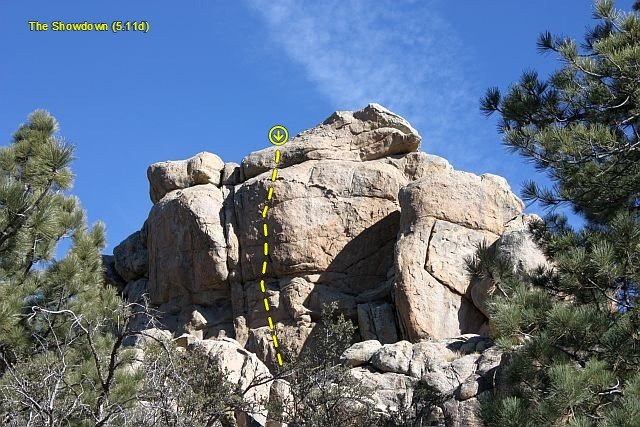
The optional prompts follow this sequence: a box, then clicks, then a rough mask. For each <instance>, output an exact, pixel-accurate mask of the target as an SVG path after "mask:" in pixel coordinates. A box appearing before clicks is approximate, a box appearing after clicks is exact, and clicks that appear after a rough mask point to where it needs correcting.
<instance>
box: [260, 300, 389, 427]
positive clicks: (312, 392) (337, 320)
mask: <svg viewBox="0 0 640 427" xmlns="http://www.w3.org/2000/svg"><path fill="white" fill-rule="evenodd" d="M336 312H337V304H336V303H335V302H334V303H332V304H331V305H328V306H326V307H325V308H324V309H323V312H322V319H321V321H320V322H319V323H318V325H317V326H316V328H315V330H314V334H313V335H312V336H311V338H310V341H307V348H306V349H305V350H303V351H302V353H301V354H300V356H299V357H298V358H292V357H288V359H290V360H288V361H287V363H285V365H284V369H282V370H281V371H280V372H278V373H277V376H278V377H280V378H283V379H285V380H287V381H288V382H289V384H290V390H291V396H292V397H291V399H292V401H290V402H282V403H280V404H276V405H275V406H272V407H270V416H271V417H273V418H274V419H276V420H281V421H284V422H287V423H288V424H289V425H290V426H336V427H337V426H361V425H376V424H377V422H378V421H379V420H380V417H379V416H378V414H376V412H375V408H374V405H373V402H372V401H371V399H370V396H371V393H372V390H370V389H369V388H367V387H365V386H363V385H362V384H361V383H360V381H359V380H358V379H356V378H354V377H353V375H352V374H351V372H350V369H349V368H348V367H346V366H343V365H341V364H340V363H339V362H338V359H339V357H340V355H341V354H342V353H343V352H344V350H346V349H347V348H348V347H349V345H350V344H351V343H352V341H353V336H354V332H355V327H354V326H353V324H352V323H351V321H349V320H348V319H346V318H345V317H344V315H342V314H340V315H336ZM309 343H311V344H310V345H309ZM291 359H293V360H291Z"/></svg>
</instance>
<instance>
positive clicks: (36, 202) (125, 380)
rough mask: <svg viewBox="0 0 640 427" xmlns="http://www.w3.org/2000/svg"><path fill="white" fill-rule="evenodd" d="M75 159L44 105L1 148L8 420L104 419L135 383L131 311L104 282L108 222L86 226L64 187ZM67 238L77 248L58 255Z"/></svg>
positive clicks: (1, 410) (3, 381) (0, 340)
mask: <svg viewBox="0 0 640 427" xmlns="http://www.w3.org/2000/svg"><path fill="white" fill-rule="evenodd" d="M72 160H73V146H71V145H69V144H67V143H66V142H65V141H64V139H63V138H62V137H61V136H60V135H59V133H58V124H57V122H56V120H55V119H54V118H53V117H52V116H51V115H50V114H49V113H47V112H46V111H42V110H39V111H35V112H34V113H32V114H31V115H30V116H29V119H28V121H27V122H26V123H25V124H23V125H21V126H20V127H19V129H18V130H17V131H16V132H15V134H14V136H13V141H12V142H11V144H10V145H9V146H6V147H3V148H0V416H1V417H2V418H0V423H2V424H3V425H26V424H27V421H29V423H30V424H36V425H59V424H67V423H71V424H79V423H85V422H89V423H90V424H91V425H103V424H105V423H106V422H107V421H108V420H109V419H111V418H113V417H115V416H116V415H117V411H118V410H119V409H121V408H124V407H126V406H127V404H128V403H127V402H128V399H129V398H130V397H131V395H132V392H133V391H134V387H135V383H136V381H135V375H126V374H125V373H124V371H123V370H122V369H120V368H121V367H123V366H124V365H125V363H126V361H127V355H126V352H123V351H121V344H122V339H123V336H124V335H123V332H122V331H123V319H125V318H126V313H125V312H124V311H123V309H122V304H121V301H120V299H119V297H118V296H117V294H116V293H115V291H114V290H113V289H110V288H108V287H105V286H104V280H103V266H102V259H101V254H100V251H101V249H102V248H103V247H104V245H105V243H104V227H103V226H102V224H100V223H98V224H96V225H94V226H93V227H92V228H88V227H87V225H86V219H85V214H84V211H83V210H82V208H81V207H80V204H79V202H78V200H77V199H76V198H75V197H73V196H70V195H68V194H66V191H67V190H69V189H70V188H71V185H72V181H73V179H72V178H73V175H72V172H71V169H70V164H71V162H72ZM65 239H67V240H70V241H71V247H70V249H69V250H68V251H67V253H66V255H65V256H64V257H63V258H61V259H57V258H56V249H57V248H58V244H59V243H60V242H61V241H63V240H65ZM119 316H120V317H119ZM88 420H91V421H88Z"/></svg>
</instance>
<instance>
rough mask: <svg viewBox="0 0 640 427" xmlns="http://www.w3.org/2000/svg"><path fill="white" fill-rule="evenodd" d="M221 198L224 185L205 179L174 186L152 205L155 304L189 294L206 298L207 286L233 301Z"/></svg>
mask: <svg viewBox="0 0 640 427" xmlns="http://www.w3.org/2000/svg"><path fill="white" fill-rule="evenodd" d="M222 202H223V198H222V191H221V190H220V189H219V188H217V187H215V186H213V185H211V184H207V185H198V186H195V187H190V188H185V189H183V190H179V191H174V192H171V193H169V194H167V195H166V196H165V197H164V198H162V200H160V201H159V202H158V203H156V204H155V205H154V206H153V208H152V209H151V212H150V214H149V219H148V227H149V231H148V238H147V248H148V252H149V293H150V297H151V302H152V303H153V304H162V303H166V302H168V301H169V300H170V299H172V298H175V297H180V296H182V295H185V294H187V295H190V296H191V297H192V298H191V300H192V302H193V303H200V302H202V303H204V304H207V303H210V301H208V299H209V298H210V297H211V296H210V292H209V291H217V292H215V293H217V294H218V295H222V296H226V298H227V303H229V299H228V298H229V284H228V281H227V276H228V269H227V244H226V240H225V236H224V231H223V226H222V223H223V221H224V219H223V218H222V215H221V211H222Z"/></svg>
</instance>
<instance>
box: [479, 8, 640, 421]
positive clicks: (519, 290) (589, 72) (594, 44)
mask: <svg viewBox="0 0 640 427" xmlns="http://www.w3.org/2000/svg"><path fill="white" fill-rule="evenodd" d="M634 10H635V11H632V12H628V13H625V12H622V11H620V10H618V9H616V8H615V7H614V5H613V2H612V1H611V0H601V1H598V2H596V3H595V8H594V15H595V18H596V19H597V20H598V23H597V25H596V26H595V27H594V28H593V29H592V30H590V31H589V32H588V33H587V35H586V37H585V41H584V43H583V44H582V46H581V47H578V45H577V43H576V42H575V41H574V40H571V39H566V38H564V39H563V38H558V37H554V36H552V35H551V34H550V33H548V32H547V33H543V34H542V35H541V36H540V39H539V42H538V47H539V49H540V50H541V51H542V52H545V53H546V52H551V53H554V54H557V55H559V57H560V60H561V64H562V65H561V67H560V68H559V69H558V70H557V71H556V72H554V73H552V74H551V75H550V76H549V77H548V78H547V79H541V78H540V77H539V76H538V74H537V73H536V72H535V71H527V72H525V73H523V75H522V78H521V80H520V81H519V82H518V83H517V84H515V85H513V86H512V87H511V88H510V89H509V90H508V92H507V93H506V95H504V96H502V94H501V93H500V91H499V90H498V89H497V88H492V89H489V90H488V91H487V94H486V96H485V97H484V98H483V100H482V101H481V109H482V111H483V112H485V113H486V114H492V113H494V112H498V113H499V114H500V116H501V121H500V124H499V130H500V132H501V133H502V134H503V136H504V141H505V144H506V145H507V147H508V148H509V149H511V150H513V151H514V152H517V153H519V154H520V155H522V156H523V157H524V158H526V159H528V160H530V161H531V162H532V163H533V164H534V165H535V166H536V168H538V169H539V170H541V171H543V172H545V173H546V174H547V175H548V176H549V178H550V179H551V181H552V186H551V188H541V187H539V186H537V185H536V184H534V183H528V184H526V185H525V188H524V190H523V196H524V198H525V199H527V200H530V201H538V202H541V203H542V204H543V205H545V206H547V207H548V208H550V211H551V213H550V215H549V216H548V217H547V218H546V219H545V221H544V224H535V225H534V226H533V227H532V233H533V236H534V237H535V239H536V241H537V242H538V243H539V245H540V246H541V248H543V250H544V251H545V253H546V255H547V256H548V258H549V260H550V261H551V263H552V265H553V266H554V267H553V268H552V269H551V270H545V269H544V268H540V269H539V271H536V272H534V273H525V272H522V271H517V270H516V269H515V268H514V265H513V263H512V262H511V260H509V259H506V258H505V257H504V256H500V255H499V254H498V253H497V251H495V248H487V247H481V248H479V251H478V253H477V255H476V257H475V259H474V260H473V262H471V263H470V270H471V271H472V273H474V274H475V275H477V276H483V277H489V278H491V279H492V280H493V281H494V283H495V285H496V289H497V290H499V291H497V292H495V296H494V298H493V299H492V302H491V309H492V314H493V316H492V322H493V328H494V332H495V334H496V337H497V341H498V343H499V344H500V345H502V346H503V347H505V348H506V349H509V350H513V354H512V355H511V358H510V363H509V365H508V368H507V372H506V374H507V379H508V385H509V392H508V393H504V394H503V395H500V396H496V399H495V400H493V401H492V402H489V403H487V404H486V405H485V406H484V412H485V419H486V421H487V422H488V423H489V424H491V425H500V426H548V425H558V424H570V425H576V426H578V425H580V426H587V425H612V426H613V425H616V426H621V425H628V426H637V425H640V386H639V385H640V311H639V308H638V304H637V302H638V283H639V280H640V224H639V217H638V215H639V208H640V138H639V132H640V15H639V14H638V13H637V10H638V5H637V4H636V5H635V7H634ZM561 205H569V206H570V207H572V208H573V209H574V210H575V212H577V213H579V214H582V215H583V216H584V218H585V219H586V221H587V223H586V225H585V226H584V227H583V228H582V229H579V230H574V229H573V228H572V227H570V226H569V225H568V223H567V220H566V218H564V217H563V216H562V215H559V214H557V213H555V210H554V209H555V208H556V207H558V206H561Z"/></svg>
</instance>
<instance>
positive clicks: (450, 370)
mask: <svg viewBox="0 0 640 427" xmlns="http://www.w3.org/2000/svg"><path fill="white" fill-rule="evenodd" d="M420 141H421V138H420V135H419V134H418V132H417V131H416V130H415V129H413V127H411V125H410V124H409V123H408V122H407V121H406V120H405V119H403V118H402V117H400V116H398V115H396V114H394V113H392V112H390V111H388V110H386V109H385V108H383V107H381V106H379V105H377V104H370V105H369V106H367V107H366V108H364V109H363V110H360V111H356V112H336V113H334V114H332V115H331V116H330V117H329V118H328V119H326V120H325V121H324V122H323V123H321V124H320V125H318V126H316V127H314V128H313V129H310V130H307V131H304V132H302V133H300V134H299V135H297V136H295V137H294V138H292V139H291V140H290V141H288V142H287V143H286V144H285V145H283V146H280V147H277V148H278V149H279V150H280V152H281V155H280V163H279V164H278V174H277V179H275V181H274V182H272V175H271V170H272V169H273V167H274V161H273V159H274V153H275V150H276V147H269V148H266V149H264V150H260V151H257V152H254V153H251V154H249V155H248V156H247V157H245V158H244V159H243V160H242V162H241V164H240V165H238V164H235V163H226V164H225V163H223V162H222V160H220V158H219V157H218V156H216V155H214V154H211V153H199V154H198V155H196V156H194V157H192V158H190V159H188V160H182V161H169V162H162V163H156V164H153V165H151V166H150V167H149V169H148V171H147V175H148V178H149V183H150V195H151V200H152V201H153V202H154V206H153V208H152V209H151V212H150V214H149V218H148V220H147V221H146V223H145V226H144V227H143V228H142V230H141V231H139V232H136V233H134V234H133V235H131V236H130V237H129V238H127V239H126V240H125V241H124V242H123V243H121V244H120V245H119V246H117V247H116V249H115V250H114V258H113V259H111V258H105V263H106V265H107V272H108V273H109V274H110V282H112V283H116V284H117V286H118V287H119V288H123V289H124V290H123V294H126V296H128V298H130V299H135V298H140V297H141V296H142V295H143V294H147V295H148V297H149V300H150V301H151V303H152V304H153V305H154V306H155V308H157V309H158V310H159V311H160V312H161V313H163V314H162V318H161V319H160V320H161V322H162V324H163V326H162V327H163V328H164V331H166V332H167V333H170V334H172V335H173V336H174V337H178V336H182V338H180V340H181V342H182V341H184V342H185V343H188V342H191V341H193V340H199V341H202V342H204V343H208V342H209V341H211V342H213V343H217V344H204V345H205V346H212V348H213V347H215V348H218V347H219V346H221V345H223V344H219V343H220V342H224V341H220V340H224V339H226V338H225V337H229V338H234V339H235V340H236V341H234V342H237V343H238V344H237V345H238V346H239V347H241V348H242V351H245V352H246V351H250V352H252V353H251V354H253V355H254V357H255V356H257V358H259V359H260V360H262V361H264V363H265V364H266V366H267V367H273V363H274V356H275V351H274V348H273V345H272V341H271V333H270V329H269V324H268V321H267V315H266V313H265V308H264V299H265V298H266V299H267V301H268V304H269V307H270V310H269V315H270V317H271V319H272V321H273V323H274V325H273V327H274V329H275V330H276V331H277V334H278V338H279V340H280V341H281V343H282V345H283V346H286V348H287V349H289V350H290V351H292V352H293V353H296V352H299V351H301V350H302V349H303V348H304V347H305V346H306V345H308V342H307V339H308V337H309V336H311V334H312V331H313V328H314V327H315V322H316V321H317V320H318V318H319V316H320V313H321V311H322V308H323V307H324V305H326V304H328V303H330V302H334V301H335V302H337V303H338V308H339V310H340V312H342V313H343V314H344V315H345V316H347V317H348V318H350V319H351V320H352V321H353V322H354V323H356V324H357V325H358V331H359V337H358V338H359V340H360V341H363V342H360V343H358V344H356V345H355V346H354V347H353V348H352V349H350V351H348V352H346V353H345V355H343V359H344V361H345V363H346V364H347V365H349V366H352V367H354V368H353V372H354V375H359V376H360V378H361V379H362V381H363V382H365V383H371V384H378V385H380V384H381V383H384V384H383V385H384V386H383V387H382V388H381V390H383V391H381V392H380V393H379V396H378V397H379V401H380V405H383V404H384V405H387V406H394V405H396V406H397V404H399V403H398V402H400V400H399V399H400V395H399V391H398V390H404V391H403V393H405V394H406V393H409V394H410V393H411V390H412V387H413V385H414V383H416V381H427V382H429V384H430V385H432V386H433V387H436V388H438V389H442V390H444V391H447V392H451V393H453V394H452V396H454V395H455V398H454V397H452V399H453V400H452V401H451V402H452V403H451V404H450V405H448V406H447V405H443V406H442V407H440V408H439V410H440V411H441V413H442V416H443V417H448V418H447V419H459V420H461V421H460V423H462V424H459V425H474V424H472V423H471V422H472V421H471V419H470V418H469V417H470V415H468V414H470V413H472V412H473V411H474V410H475V409H474V408H475V406H474V405H476V404H477V402H476V403H465V402H472V401H474V400H473V399H475V396H476V395H477V394H478V393H481V392H482V390H484V389H485V388H484V387H485V385H483V384H484V383H483V382H482V381H480V380H479V378H480V377H482V378H484V376H483V375H484V374H482V373H478V369H479V368H478V366H479V365H478V363H479V362H478V360H479V358H481V357H483V356H480V355H479V354H476V356H477V357H476V356H472V357H469V358H466V359H465V357H466V356H463V357H459V358H456V357H457V356H455V354H454V353H452V351H451V349H450V346H451V345H453V344H452V342H449V341H442V340H443V339H446V338H448V337H455V336H459V335H461V334H470V333H471V334H483V335H487V334H489V332H490V331H489V327H488V319H487V310H486V296H487V294H488V293H490V292H491V283H471V279H470V277H469V276H468V274H467V273H466V270H465V259H466V258H467V257H469V256H472V255H473V253H474V252H475V249H476V246H477V245H478V244H480V243H481V242H483V241H484V242H486V243H488V244H497V245H499V248H500V250H501V251H503V252H504V253H505V254H508V255H509V256H511V257H512V258H513V259H514V260H516V261H517V262H518V263H519V265H520V267H521V268H525V269H531V268H534V267H535V264H540V263H544V262H545V261H544V257H543V256H542V254H540V252H539V251H538V250H537V248H536V247H535V245H534V244H533V242H532V241H531V239H530V237H529V236H528V234H527V232H526V229H527V227H528V224H529V223H530V222H531V221H533V220H535V218H533V217H531V216H527V215H523V214H522V211H523V204H522V202H521V201H520V200H519V199H518V198H517V197H516V196H515V195H514V194H513V193H512V192H511V190H510V189H509V186H508V185H507V183H506V181H505V180H504V179H502V178H500V177H498V176H494V175H489V174H486V175H482V176H476V175H473V174H470V173H466V172H460V171H456V170H454V169H453V168H452V167H451V165H450V164H449V163H448V162H447V161H446V160H444V159H442V158H440V157H437V156H433V155H428V154H425V153H423V152H419V151H418V149H419V146H420ZM271 187H273V190H274V191H273V199H272V200H271V201H270V203H269V210H268V216H267V217H266V218H263V216H262V211H263V208H264V206H265V202H266V201H267V195H268V192H269V188H271ZM265 223H266V224H267V226H268V242H269V247H270V250H269V256H268V262H267V267H266V273H265V274H263V272H262V261H263V260H264V259H265V256H264V254H263V243H264V239H265V238H264V235H263V227H264V224H265ZM501 236H502V237H501ZM114 270H115V271H114ZM121 279H124V280H121ZM261 279H264V284H261V282H260V281H261ZM123 282H129V283H130V284H129V285H127V286H124V285H123ZM262 286H264V291H263V290H262V289H261V288H262ZM185 334H186V335H185ZM185 337H191V338H185ZM425 340H427V341H425ZM443 343H445V344H443ZM467 344H468V343H464V344H461V347H464V345H467ZM224 345H227V344H224ZM456 345H457V344H456ZM474 345H475V344H474ZM216 346H217V347H216ZM470 346H471V344H468V345H467V347H465V348H467V349H469V348H470ZM477 350H478V349H477V348H476V347H474V349H473V350H472V351H471V353H473V351H477ZM216 351H217V350H216ZM225 351H226V350H225ZM229 351H231V350H229ZM233 351H235V350H233ZM243 354H244V353H243ZM474 354H475V353H474ZM234 357H235V356H234ZM474 357H475V359H473V358H474ZM449 359H451V360H449ZM454 359H455V360H454ZM472 359H473V362H471V360H472ZM457 360H460V362H456V361H457ZM230 363H236V362H234V361H230ZM238 363H239V362H238ZM252 363H253V362H252ZM456 363H457V364H456ZM454 378H455V381H454ZM458 380H460V381H458ZM474 381H475V382H474ZM483 381H484V380H483ZM384 390H386V391H384ZM260 393H262V394H261V396H262V395H264V396H268V395H269V391H268V390H262V391H260ZM271 393H275V391H273V390H272V391H271ZM276 394H277V393H276ZM264 396H263V397H264ZM404 397H405V398H406V397H408V395H405V396H404ZM384 405H383V406H384ZM434 416H435V415H434ZM456 417H457V418H456ZM466 422H469V423H471V424H465V423H466Z"/></svg>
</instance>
